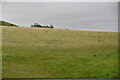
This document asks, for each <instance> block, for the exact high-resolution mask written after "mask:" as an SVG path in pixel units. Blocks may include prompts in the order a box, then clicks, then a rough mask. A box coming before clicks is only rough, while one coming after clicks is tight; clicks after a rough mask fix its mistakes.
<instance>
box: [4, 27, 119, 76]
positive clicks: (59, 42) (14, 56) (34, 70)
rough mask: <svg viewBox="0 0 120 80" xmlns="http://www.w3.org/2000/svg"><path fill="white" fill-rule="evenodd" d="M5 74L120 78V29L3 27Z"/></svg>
mask: <svg viewBox="0 0 120 80" xmlns="http://www.w3.org/2000/svg"><path fill="white" fill-rule="evenodd" d="M2 32H3V33H2V55H3V56H2V58H3V65H2V67H3V72H2V74H3V78H117V77H118V33H117V32H97V31H77V30H67V29H43V28H42V29H41V28H25V27H3V28H2Z"/></svg>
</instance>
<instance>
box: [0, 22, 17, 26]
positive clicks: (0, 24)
mask: <svg viewBox="0 0 120 80" xmlns="http://www.w3.org/2000/svg"><path fill="white" fill-rule="evenodd" d="M0 26H14V27H18V26H17V25H15V24H12V23H9V22H6V21H0Z"/></svg>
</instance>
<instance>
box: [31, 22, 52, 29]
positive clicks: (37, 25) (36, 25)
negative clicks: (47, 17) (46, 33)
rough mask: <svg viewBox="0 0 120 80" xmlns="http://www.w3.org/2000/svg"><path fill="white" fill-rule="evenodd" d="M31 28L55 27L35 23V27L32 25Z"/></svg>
mask: <svg viewBox="0 0 120 80" xmlns="http://www.w3.org/2000/svg"><path fill="white" fill-rule="evenodd" d="M31 27H40V28H54V27H53V25H50V26H48V25H40V24H38V23H34V25H31Z"/></svg>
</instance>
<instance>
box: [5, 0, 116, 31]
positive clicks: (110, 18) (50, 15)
mask: <svg viewBox="0 0 120 80" xmlns="http://www.w3.org/2000/svg"><path fill="white" fill-rule="evenodd" d="M117 10H118V3H117V2H4V3H3V20H6V21H9V22H12V23H16V24H18V25H19V26H26V27H29V26H30V25H31V24H33V23H34V22H38V23H40V24H42V25H51V24H52V25H54V26H55V27H56V28H68V29H90V30H91V29H92V30H112V31H117V30H118V25H117V23H118V11H117Z"/></svg>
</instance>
